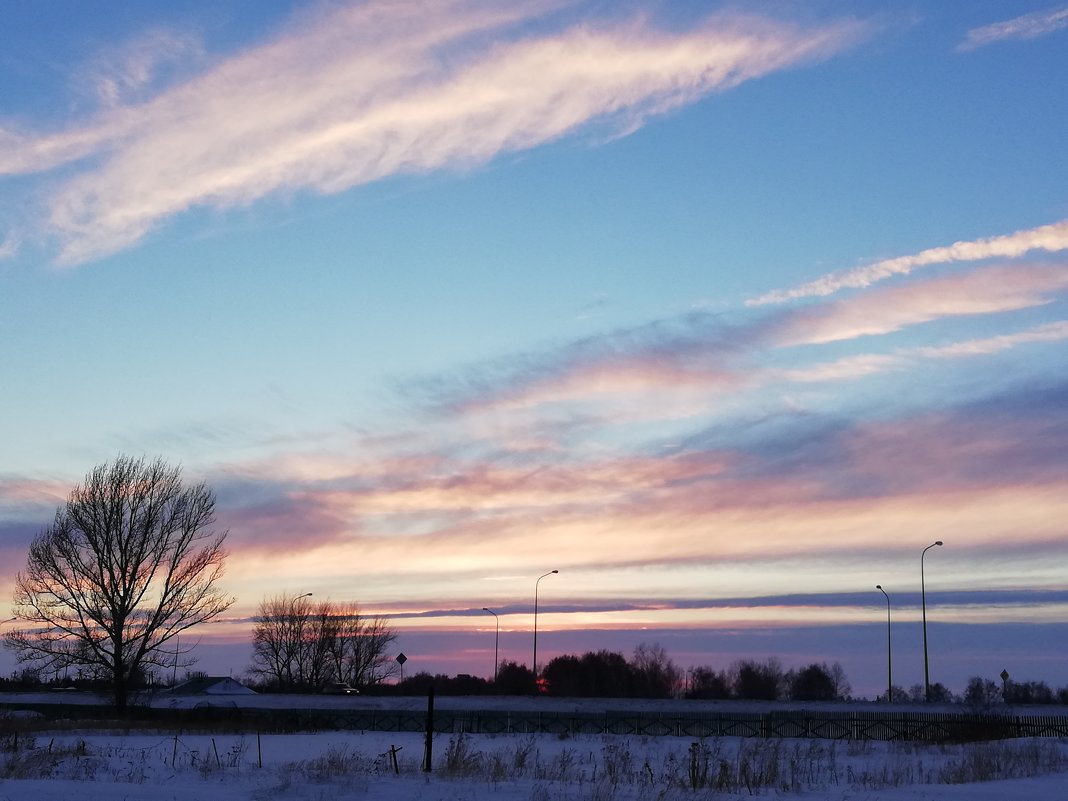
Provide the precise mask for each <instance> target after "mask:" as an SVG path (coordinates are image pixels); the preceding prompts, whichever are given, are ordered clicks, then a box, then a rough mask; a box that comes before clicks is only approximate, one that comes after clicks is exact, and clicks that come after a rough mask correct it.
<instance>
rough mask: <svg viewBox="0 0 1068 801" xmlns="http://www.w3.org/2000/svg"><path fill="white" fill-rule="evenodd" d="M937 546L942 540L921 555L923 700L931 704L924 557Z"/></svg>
mask: <svg viewBox="0 0 1068 801" xmlns="http://www.w3.org/2000/svg"><path fill="white" fill-rule="evenodd" d="M936 545H938V546H941V545H942V540H938V541H936V542H932V543H931V544H930V545H928V546H927V547H926V548H924V549H923V553H921V554H920V607H921V609H922V610H923V698H924V700H925V701H926V702H927V703H931V671H930V667H929V664H928V661H927V587H926V585H925V583H924V579H923V557H925V556H926V555H927V552H928V551H929V550H931V549H932V548H934V547H935V546H936Z"/></svg>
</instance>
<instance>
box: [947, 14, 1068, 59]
mask: <svg viewBox="0 0 1068 801" xmlns="http://www.w3.org/2000/svg"><path fill="white" fill-rule="evenodd" d="M1063 28H1068V6H1057V7H1055V8H1050V9H1047V10H1045V11H1035V12H1034V13H1032V14H1024V15H1023V16H1020V17H1014V18H1013V19H1010V20H1005V21H1003V22H995V23H992V24H991V25H984V26H982V27H981V28H972V29H971V30H970V31H968V33H967V34H966V35H965V37H964V41H963V42H961V43H960V44H959V45H957V50H959V51H968V50H975V49H976V48H977V47H984V46H986V45H989V44H993V43H995V42H1003V41H1006V40H1009V39H1038V38H1039V37H1041V36H1047V35H1049V34H1051V33H1055V32H1057V31H1059V30H1062V29H1063Z"/></svg>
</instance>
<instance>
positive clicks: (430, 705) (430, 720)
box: [423, 684, 434, 773]
mask: <svg viewBox="0 0 1068 801" xmlns="http://www.w3.org/2000/svg"><path fill="white" fill-rule="evenodd" d="M424 754H425V757H424V760H423V772H424V773H430V767H431V765H432V764H433V762H434V685H433V684H431V685H430V691H429V692H428V693H427V696H426V748H425V749H424Z"/></svg>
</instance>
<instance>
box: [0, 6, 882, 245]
mask: <svg viewBox="0 0 1068 801" xmlns="http://www.w3.org/2000/svg"><path fill="white" fill-rule="evenodd" d="M530 21H531V20H528V19H524V18H523V17H522V15H521V12H520V11H518V10H513V9H512V8H511V7H507V8H501V7H494V6H486V5H482V4H478V3H474V2H459V1H456V2H449V3H440V4H433V5H430V6H428V5H426V4H423V3H413V2H399V3H371V4H361V5H350V6H344V7H342V8H340V9H337V10H335V11H332V12H331V13H328V14H326V15H325V16H322V17H318V18H314V19H311V20H309V21H304V22H303V23H302V24H301V25H300V26H298V29H297V30H296V31H294V32H292V33H288V34H286V35H284V36H281V37H280V38H278V39H277V40H275V41H274V42H271V43H268V44H265V45H262V46H260V47H257V48H254V49H252V50H250V51H248V52H246V53H243V54H241V55H238V56H235V57H233V58H231V59H229V60H227V61H224V62H222V63H221V64H218V65H217V66H216V67H214V68H213V69H211V70H210V71H208V72H207V73H205V74H203V75H201V76H200V77H198V78H196V79H193V80H190V81H187V82H186V83H183V84H181V85H178V86H175V87H173V88H171V89H168V90H166V91H164V92H162V93H160V94H158V95H157V96H155V97H154V98H151V99H149V100H147V101H145V102H142V103H140V104H137V105H132V104H122V103H121V102H120V101H121V98H122V95H123V92H122V90H123V88H124V87H125V86H127V84H131V85H134V86H136V87H140V86H142V84H143V83H144V81H145V80H147V70H149V69H150V66H148V65H144V66H141V62H138V61H136V60H134V61H133V62H129V63H133V64H135V65H137V66H138V69H134V70H133V71H132V72H130V71H129V70H128V71H127V74H128V75H130V76H132V77H128V78H125V79H123V81H125V83H122V82H120V83H114V82H113V83H112V84H109V85H108V86H107V87H105V89H106V90H107V91H106V94H107V96H108V103H109V104H111V105H110V107H108V108H105V109H104V110H103V111H101V112H100V113H99V114H98V115H97V116H96V117H95V118H94V119H92V120H89V121H87V122H85V123H84V124H81V125H75V126H73V127H71V128H70V129H68V130H65V131H61V132H58V133H42V134H35V133H22V132H15V131H13V130H3V129H0V173H7V174H15V173H37V172H43V171H48V170H51V169H54V168H56V167H58V166H61V165H68V166H69V167H71V168H73V170H74V176H73V177H71V178H69V179H68V180H66V181H65V182H63V183H62V184H61V185H60V187H59V188H58V189H57V190H55V191H54V193H53V194H51V195H50V196H49V197H48V198H47V201H46V202H47V207H48V222H47V229H48V230H47V233H48V234H51V235H52V236H54V237H55V238H57V239H58V241H59V254H58V260H59V262H60V263H64V264H77V263H80V262H84V261H87V260H91V259H95V258H100V257H103V256H106V255H108V254H111V253H114V252H116V251H118V250H121V249H123V248H126V247H129V246H131V245H133V244H134V243H136V242H137V241H139V240H140V239H141V238H142V237H144V236H145V235H146V234H147V233H148V232H149V231H150V230H152V228H153V227H155V226H156V225H158V224H160V223H161V222H162V221H163V220H165V219H167V218H169V217H171V216H173V215H175V214H179V213H181V212H183V211H186V210H188V209H192V208H195V207H211V208H227V207H232V206H240V205H245V204H249V203H252V202H254V201H257V200H259V199H261V198H263V197H266V196H268V195H271V194H275V193H279V192H292V191H299V190H310V191H314V192H320V193H334V192H340V191H343V190H346V189H349V188H351V187H354V186H358V185H361V184H365V183H368V182H371V181H375V180H378V179H381V178H384V177H387V176H391V175H397V174H403V173H420V172H426V171H431V170H437V169H442V168H450V167H466V166H470V165H476V164H481V163H484V162H486V161H488V160H490V159H492V158H494V157H495V156H497V155H498V154H501V153H506V152H510V151H518V150H523V149H527V148H532V147H536V146H538V145H541V144H543V143H546V142H549V141H552V140H554V139H557V138H559V137H562V136H565V135H568V134H570V133H573V132H575V131H578V130H580V129H582V128H583V127H585V126H588V125H589V124H591V123H595V122H596V123H601V124H604V125H607V126H608V127H609V128H610V130H612V131H614V132H616V133H626V132H629V131H632V130H634V129H636V128H638V127H640V126H641V125H642V124H644V122H645V121H646V120H647V119H648V118H650V117H652V116H655V115H658V114H663V113H665V112H667V111H670V110H672V109H675V108H678V107H680V106H683V105H686V104H688V103H692V102H694V101H696V100H698V99H700V98H701V97H703V96H705V95H707V94H709V93H711V92H715V91H723V90H726V89H729V88H731V87H734V86H737V85H738V84H740V83H743V82H744V81H748V80H751V79H754V78H757V77H760V76H762V75H765V74H767V73H770V72H773V71H776V70H781V69H784V68H787V67H791V66H794V65H797V64H800V63H804V62H807V61H812V60H815V59H820V58H824V57H827V56H829V55H831V54H833V53H834V52H836V51H838V50H840V49H842V48H843V47H845V46H846V45H848V44H849V43H851V42H852V41H854V40H855V39H856V38H857V37H858V36H859V35H860V33H861V26H859V25H858V24H856V23H838V24H833V25H828V26H824V27H819V28H802V27H799V26H795V25H790V24H785V23H778V22H772V21H768V20H764V19H759V18H755V17H746V16H733V17H727V16H714V17H711V18H709V19H707V20H706V21H705V22H704V23H703V24H702V25H701V26H699V27H697V28H695V29H692V30H688V31H686V32H684V33H668V32H665V31H661V30H657V29H656V28H655V27H652V26H650V25H648V24H645V23H643V22H636V21H622V22H620V21H611V20H599V21H594V22H587V23H584V24H572V25H569V26H565V27H562V28H559V29H558V30H554V31H551V32H544V29H543V30H542V31H540V32H539V33H537V34H533V33H530V32H529V31H527V30H526V29H524V28H523V27H522V26H523V23H526V22H530ZM540 22H542V23H545V22H549V23H551V22H552V19H551V18H550V19H548V20H545V19H542V20H540ZM109 87H110V88H109Z"/></svg>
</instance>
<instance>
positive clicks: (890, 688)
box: [875, 584, 894, 704]
mask: <svg viewBox="0 0 1068 801" xmlns="http://www.w3.org/2000/svg"><path fill="white" fill-rule="evenodd" d="M875 589H877V590H878V591H879V592H881V593H882V594H883V595H884V596H885V597H886V703H888V704H889V703H891V702H892V701H893V700H894V659H893V657H892V656H891V651H890V596H889V595H887V594H886V590H884V589H883V585H882V584H876V585H875Z"/></svg>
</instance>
